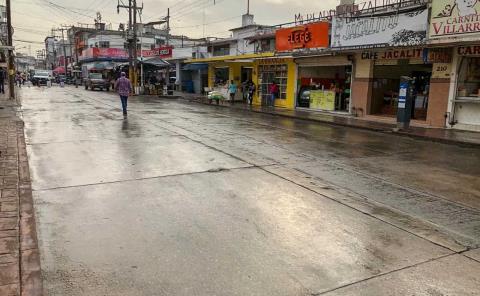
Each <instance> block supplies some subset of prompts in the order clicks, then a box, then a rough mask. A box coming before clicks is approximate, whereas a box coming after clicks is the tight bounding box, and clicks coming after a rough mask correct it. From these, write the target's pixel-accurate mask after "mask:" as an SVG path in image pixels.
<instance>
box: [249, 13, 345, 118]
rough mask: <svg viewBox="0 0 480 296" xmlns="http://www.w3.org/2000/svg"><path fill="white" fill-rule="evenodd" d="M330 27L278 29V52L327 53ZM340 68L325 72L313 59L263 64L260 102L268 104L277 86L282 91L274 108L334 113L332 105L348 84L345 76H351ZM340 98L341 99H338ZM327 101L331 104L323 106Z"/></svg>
mask: <svg viewBox="0 0 480 296" xmlns="http://www.w3.org/2000/svg"><path fill="white" fill-rule="evenodd" d="M329 26H330V24H329V23H328V22H325V21H321V22H316V23H310V24H306V25H302V26H296V27H291V28H284V29H279V30H277V31H276V32H275V47H276V50H277V52H278V53H280V54H283V55H287V54H292V55H293V54H296V53H302V52H309V51H310V50H312V49H313V50H319V49H325V48H327V47H328V45H329ZM324 61H327V60H324ZM262 63H263V64H262ZM297 64H299V65H297ZM326 65H328V63H327V64H326ZM340 68H341V69H335V68H332V67H331V68H323V67H322V62H321V61H318V60H317V58H314V57H312V58H305V59H293V58H279V59H272V60H266V61H262V62H261V63H260V64H259V67H258V72H259V83H260V84H259V85H260V88H259V91H260V93H259V99H260V101H261V103H262V104H263V105H265V104H266V102H267V101H268V98H269V97H270V96H271V94H270V92H269V89H270V85H271V84H272V83H273V82H275V83H276V84H277V85H278V87H279V94H278V96H277V98H276V100H275V106H282V107H286V108H292V109H293V108H295V107H305V108H311V109H333V110H334V109H335V106H334V105H335V103H333V106H332V103H331V101H335V100H336V99H335V98H336V92H337V90H339V89H340V88H341V87H343V83H344V82H345V81H347V80H348V79H347V78H346V77H347V76H348V74H346V72H348V71H350V72H351V70H348V69H345V68H344V67H343V68H342V67H340ZM297 78H298V81H297ZM342 79H343V83H342ZM340 84H342V85H340ZM299 90H300V92H299ZM297 97H298V99H297ZM340 97H342V95H339V98H340ZM325 100H328V101H329V102H324V101H325ZM340 101H343V99H340ZM339 106H340V104H339Z"/></svg>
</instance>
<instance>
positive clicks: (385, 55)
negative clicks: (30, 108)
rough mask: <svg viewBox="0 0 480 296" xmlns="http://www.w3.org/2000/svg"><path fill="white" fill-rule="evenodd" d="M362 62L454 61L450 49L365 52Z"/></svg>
mask: <svg viewBox="0 0 480 296" xmlns="http://www.w3.org/2000/svg"><path fill="white" fill-rule="evenodd" d="M361 58H362V60H410V59H423V61H424V62H425V63H434V62H436V63H449V62H451V60H452V54H451V50H450V49H443V48H439V49H426V48H425V49H423V48H413V49H397V50H387V51H364V52H362V54H361Z"/></svg>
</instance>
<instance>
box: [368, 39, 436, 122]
mask: <svg viewBox="0 0 480 296" xmlns="http://www.w3.org/2000/svg"><path fill="white" fill-rule="evenodd" d="M423 55H424V50H423V49H422V48H414V49H399V50H388V51H383V52H375V53H372V52H364V53H363V54H362V58H371V57H375V58H374V67H373V91H372V99H371V109H370V114H373V115H382V116H391V117H396V115H397V107H398V91H399V89H400V79H401V77H402V76H407V77H410V78H412V79H413V81H414V83H413V88H414V98H413V106H412V108H413V110H412V119H417V120H423V121H425V120H426V119H427V108H428V98H429V90H430V78H431V77H432V69H433V66H432V63H431V62H429V61H427V60H425V59H424V56H423Z"/></svg>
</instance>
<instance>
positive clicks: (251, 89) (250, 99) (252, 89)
mask: <svg viewBox="0 0 480 296" xmlns="http://www.w3.org/2000/svg"><path fill="white" fill-rule="evenodd" d="M256 90H257V87H256V86H255V83H253V81H251V80H250V81H249V83H248V104H250V106H251V105H252V103H253V95H254V94H255V91H256Z"/></svg>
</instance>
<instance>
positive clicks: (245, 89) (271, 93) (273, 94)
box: [228, 80, 280, 107]
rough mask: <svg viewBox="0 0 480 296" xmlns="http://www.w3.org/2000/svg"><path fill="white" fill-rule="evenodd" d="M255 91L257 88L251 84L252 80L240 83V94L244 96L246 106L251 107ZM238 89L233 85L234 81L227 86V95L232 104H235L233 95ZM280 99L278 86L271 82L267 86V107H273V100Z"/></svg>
mask: <svg viewBox="0 0 480 296" xmlns="http://www.w3.org/2000/svg"><path fill="white" fill-rule="evenodd" d="M256 90H257V86H256V85H255V83H253V81H252V80H249V81H247V82H245V83H242V93H243V94H244V100H245V99H246V100H247V102H248V104H250V105H252V103H253V96H254V94H255V91H256ZM237 91H238V88H237V85H236V84H235V81H233V80H232V81H230V84H229V85H228V94H229V95H230V102H231V103H232V104H234V103H235V95H236V94H237ZM279 97H280V87H279V86H278V84H277V83H276V82H275V81H273V82H272V83H271V84H270V85H269V86H268V101H267V102H266V103H267V105H268V106H272V107H273V106H275V100H276V99H278V98H279Z"/></svg>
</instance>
